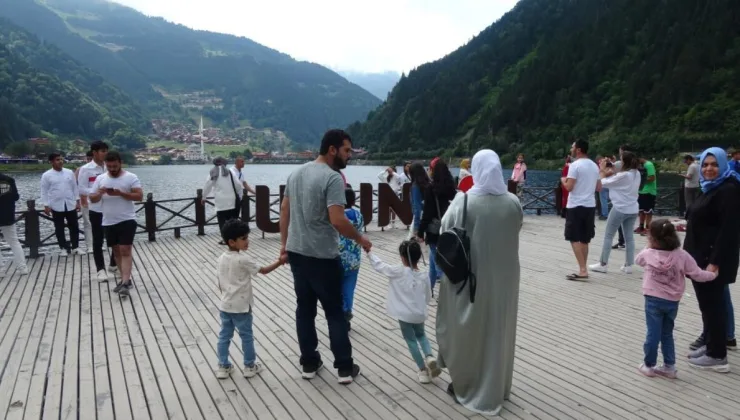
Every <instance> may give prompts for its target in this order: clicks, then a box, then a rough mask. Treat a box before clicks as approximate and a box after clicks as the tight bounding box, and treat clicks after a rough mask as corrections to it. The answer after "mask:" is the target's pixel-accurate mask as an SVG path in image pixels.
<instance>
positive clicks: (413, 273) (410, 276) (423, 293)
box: [368, 241, 442, 384]
mask: <svg viewBox="0 0 740 420" xmlns="http://www.w3.org/2000/svg"><path fill="white" fill-rule="evenodd" d="M398 252H399V254H400V256H401V263H402V265H395V266H391V265H388V264H386V263H384V262H383V261H382V260H381V259H380V258H378V256H377V255H375V254H373V253H368V258H369V259H370V263H371V264H372V266H373V268H374V269H375V271H377V272H378V273H380V274H383V275H384V276H386V277H388V279H389V285H388V286H389V288H388V303H387V305H388V315H390V316H391V317H393V318H395V319H397V320H398V324H399V325H400V327H401V333H402V334H403V338H404V340H406V344H407V345H408V347H409V351H410V352H411V357H412V358H413V359H414V361H415V362H416V366H417V367H418V368H419V382H421V383H423V384H428V383H430V382H431V380H432V378H435V377H437V376H439V374H440V373H441V372H442V370H441V369H440V368H439V366H437V359H436V358H435V357H434V355H433V354H432V347H431V346H430V345H429V340H427V336H426V334H425V332H424V321H425V320H426V318H427V305H428V304H429V301H430V300H431V298H432V290H431V289H430V287H429V280H428V278H427V273H425V272H422V271H419V269H418V263H419V260H420V259H421V246H420V245H419V243H418V242H416V241H404V242H402V243H401V246H400V247H399V248H398ZM419 347H421V351H423V352H424V354H423V355H422V353H421V352H420V351H419Z"/></svg>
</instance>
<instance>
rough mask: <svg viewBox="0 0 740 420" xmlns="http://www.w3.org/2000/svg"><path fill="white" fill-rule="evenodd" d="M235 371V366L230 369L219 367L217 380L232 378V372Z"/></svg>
mask: <svg viewBox="0 0 740 420" xmlns="http://www.w3.org/2000/svg"><path fill="white" fill-rule="evenodd" d="M233 371H234V366H229V367H224V366H219V367H218V370H217V371H216V378H218V379H226V378H228V377H229V376H231V372H233Z"/></svg>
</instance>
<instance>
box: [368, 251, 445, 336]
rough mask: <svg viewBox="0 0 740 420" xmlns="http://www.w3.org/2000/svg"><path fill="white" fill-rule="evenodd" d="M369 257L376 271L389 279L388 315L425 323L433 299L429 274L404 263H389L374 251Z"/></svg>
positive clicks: (416, 322) (405, 320)
mask: <svg viewBox="0 0 740 420" xmlns="http://www.w3.org/2000/svg"><path fill="white" fill-rule="evenodd" d="M368 258H369V259H370V264H372V266H373V268H374V269H375V271H377V272H378V273H380V274H383V275H384V276H386V277H387V278H388V280H389V282H388V300H387V303H386V305H387V310H388V315H390V316H391V317H393V318H395V319H397V320H399V321H403V322H408V323H410V324H421V323H423V322H424V321H425V320H426V319H427V305H428V304H429V301H430V300H431V299H432V289H431V288H430V287H429V276H428V274H427V273H426V272H424V271H414V270H412V269H410V268H409V267H404V266H402V265H396V266H392V265H388V264H386V263H384V262H383V261H382V260H381V259H380V258H378V256H377V255H375V254H373V253H369V254H368Z"/></svg>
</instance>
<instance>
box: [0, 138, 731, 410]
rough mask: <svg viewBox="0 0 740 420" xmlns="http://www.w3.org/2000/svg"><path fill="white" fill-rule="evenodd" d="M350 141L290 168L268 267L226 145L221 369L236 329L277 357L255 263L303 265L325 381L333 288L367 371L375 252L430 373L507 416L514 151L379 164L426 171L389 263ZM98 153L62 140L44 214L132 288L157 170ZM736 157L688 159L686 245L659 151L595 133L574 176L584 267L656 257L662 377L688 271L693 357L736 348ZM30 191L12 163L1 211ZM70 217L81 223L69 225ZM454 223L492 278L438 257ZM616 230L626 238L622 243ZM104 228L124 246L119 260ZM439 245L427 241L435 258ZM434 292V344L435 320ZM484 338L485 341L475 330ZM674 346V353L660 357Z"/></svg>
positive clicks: (423, 369) (421, 364)
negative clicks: (369, 232) (137, 244)
mask: <svg viewBox="0 0 740 420" xmlns="http://www.w3.org/2000/svg"><path fill="white" fill-rule="evenodd" d="M351 154H352V139H351V137H350V136H349V134H347V133H346V132H344V131H342V130H329V131H328V132H327V133H326V134H325V135H324V137H323V139H322V142H321V147H320V151H319V157H318V158H317V159H316V160H315V161H312V162H309V163H307V164H304V165H302V166H301V167H300V168H298V169H297V170H295V171H294V172H293V173H291V174H290V176H289V177H288V180H287V182H286V187H285V191H284V197H283V200H282V203H281V208H280V223H279V225H280V241H281V246H280V252H279V255H276V256H275V259H274V261H273V262H272V263H270V264H268V265H266V266H262V267H260V266H258V264H256V262H255V260H254V259H253V258H252V257H250V256H249V255H248V254H245V251H247V250H248V248H249V232H250V229H249V225H248V224H247V223H246V222H244V221H242V220H240V219H239V217H238V216H239V210H240V208H241V203H242V197H243V196H242V194H243V193H244V190H247V191H250V192H252V193H254V190H253V189H252V188H251V187H250V186H249V184H248V183H247V182H246V180H245V179H244V176H243V174H242V168H243V167H244V161H243V160H237V162H236V165H235V166H234V167H233V168H227V166H226V161H225V160H224V159H220V158H217V159H215V160H214V167H213V168H212V170H211V171H210V173H209V175H208V177H207V179H206V184H205V187H204V197H207V196H208V195H210V193H213V194H214V196H215V200H214V205H215V207H216V211H217V219H218V224H219V228H220V232H221V240H222V241H221V243H222V244H223V245H225V246H226V250H225V251H224V253H223V254H222V255H221V256H220V257H219V259H218V262H217V282H218V290H219V293H220V296H219V297H220V302H219V305H218V309H219V311H220V319H221V331H220V333H219V336H218V343H217V353H218V355H217V357H218V367H217V369H216V377H217V378H219V379H224V378H228V377H229V376H230V375H231V374H232V373H233V372H234V371H235V367H234V366H233V364H232V363H231V362H230V360H229V346H230V343H231V340H232V338H233V336H234V333H235V332H238V334H239V336H240V338H241V340H242V349H243V354H244V360H243V364H244V369H243V370H242V373H243V375H244V376H245V377H252V376H255V375H257V374H258V373H260V371H261V370H262V369H263V367H262V365H261V364H260V363H258V362H257V356H256V351H255V346H254V335H253V328H252V322H253V312H252V310H253V302H254V296H253V285H252V279H253V278H254V277H255V276H257V275H267V274H269V273H270V272H272V271H274V270H275V269H277V268H278V267H279V266H281V265H284V264H289V265H290V270H291V272H292V276H293V285H294V290H295V295H296V332H297V337H298V343H299V349H300V359H299V363H300V366H301V370H302V374H301V375H302V377H303V378H304V379H307V380H310V379H313V378H315V377H316V375H317V374H318V372H319V371H320V370H321V369H322V367H323V366H324V362H323V360H322V358H321V354H320V353H319V351H318V345H319V341H318V340H319V339H318V335H317V331H316V324H315V319H316V315H317V310H318V303H321V307H322V309H323V311H324V314H325V318H326V321H327V324H328V328H329V341H330V346H329V347H330V349H331V352H332V354H333V357H334V361H333V367H334V368H335V369H336V370H337V377H338V381H339V383H341V384H345V385H347V384H350V383H352V382H353V381H354V380H355V378H357V376H358V375H359V373H360V370H361V369H360V366H359V364H358V363H357V362H356V360H355V359H354V358H353V351H352V342H351V340H350V330H351V321H352V319H353V317H354V315H353V312H352V309H353V298H354V293H355V288H356V286H357V281H358V273H359V270H360V267H361V261H362V258H363V256H362V254H363V251H364V252H365V253H366V258H367V259H368V261H369V262H370V265H371V267H372V268H373V269H374V270H376V271H377V272H378V273H380V274H381V275H383V276H385V277H387V278H388V295H387V313H388V316H389V317H391V318H394V319H395V320H396V321H397V322H398V325H399V330H400V336H401V337H403V339H404V341H405V342H406V344H407V346H408V349H409V353H410V355H411V358H412V359H413V361H414V363H415V369H416V372H417V375H418V380H419V382H420V383H424V384H426V383H430V382H432V381H433V380H434V378H436V377H438V376H439V375H440V373H441V372H442V369H447V371H448V372H449V375H450V377H451V383H450V385H449V387H448V390H447V391H448V393H449V394H450V395H451V396H452V397H453V398H454V399H455V401H457V402H458V403H460V404H462V405H463V406H465V407H466V408H468V409H470V410H472V411H474V412H478V413H483V414H496V413H497V412H498V411H499V410H500V408H501V406H502V404H503V402H504V400H506V399H508V397H509V393H510V390H511V385H512V377H513V369H514V352H515V339H516V326H517V314H518V299H519V282H520V264H519V234H520V230H521V227H522V223H523V211H522V206H521V204H520V199H519V197H517V194H512V193H510V192H508V188H507V183H506V180H505V178H504V176H503V170H502V166H501V162H500V159H499V156H498V155H497V154H496V153H495V152H494V151H492V150H481V151H479V152H478V153H476V154H475V155H474V156H473V158H472V160H464V161H463V162H462V165H461V166H462V168H461V171H460V176H459V178H458V180H455V179H454V178H453V176H452V174H451V172H450V169H449V167H448V165H447V163H446V162H445V161H443V160H442V159H439V158H436V159H434V160H432V161H431V163H430V165H429V168H428V169H426V168H425V167H424V165H423V164H421V163H416V162H413V163H411V162H409V163H408V164H406V165H404V169H403V173H396V171H395V168H387V169H386V170H384V171H383V172H382V173H380V174H379V175H378V177H379V179H381V180H383V181H384V182H387V183H388V184H389V185H390V186H391V188H392V189H393V191H394V192H395V193H397V194H402V191H403V185H404V184H405V183H410V184H411V187H410V192H411V205H412V213H413V223H412V226H411V227H410V236H409V238H407V239H406V240H404V241H403V242H402V243H400V244H399V246H398V254H397V256H396V257H395V261H394V262H393V263H390V264H389V263H386V262H384V261H383V260H382V259H381V258H380V257H379V256H378V255H376V254H375V253H373V251H372V248H373V244H372V242H371V241H370V239H369V238H368V237H367V236H365V235H364V234H363V227H364V224H365V223H364V220H363V217H362V214H361V213H360V212H359V211H357V209H356V208H355V206H354V205H355V201H356V197H355V193H354V191H353V189H352V186H351V185H349V184H348V183H347V181H346V178H345V177H344V175H343V174H342V172H341V171H342V169H344V168H345V167H346V166H347V163H348V161H349V160H350V159H351ZM89 158H90V162H89V163H87V164H86V165H84V166H83V167H81V168H80V169H79V171H78V172H77V173H74V172H72V171H70V170H67V169H65V168H64V167H63V160H62V159H61V157H60V156H59V155H58V154H52V155H50V156H49V162H50V164H51V169H49V170H48V171H47V172H46V173H44V175H43V176H42V179H41V197H42V198H41V200H42V202H43V205H44V212H45V213H46V214H47V215H48V216H49V217H51V219H52V220H53V221H54V226H55V233H56V236H57V238H58V242H59V247H60V249H61V252H62V254H63V255H65V256H68V255H78V254H85V253H87V252H90V251H92V253H93V255H94V260H95V265H96V269H97V274H98V279H99V280H100V281H107V280H108V278H109V274H108V271H113V270H119V271H120V281H118V282H117V284H116V287H115V289H114V291H115V292H118V293H120V294H122V295H127V294H128V293H129V289H130V288H131V287H132V278H131V267H132V256H131V255H132V245H133V238H134V234H135V231H136V226H137V224H136V218H135V209H134V202H136V201H140V200H142V198H143V191H142V185H141V182H140V181H139V179H138V178H137V177H136V175H135V174H133V173H131V172H128V171H126V170H124V169H123V168H122V165H121V158H120V155H119V154H118V153H117V152H115V151H108V146H107V145H106V144H105V143H103V142H95V143H93V144H92V146H91V150H90V153H89ZM738 161H740V153H735V159H733V160H732V161H729V160H728V158H727V154H726V153H725V151H724V150H722V149H720V148H710V149H707V150H705V151H704V152H703V153H702V154H701V155H700V156H699V157H698V159H695V158H694V157H693V156H687V157H686V159H685V162H686V164H687V165H688V170H687V173H686V176H685V178H686V184H685V188H686V191H685V195H686V197H687V212H686V215H685V216H686V221H687V223H686V229H685V230H686V237H685V240H684V241H683V244H682V243H681V240H680V238H679V236H678V234H677V231H678V229H677V227H676V226H675V225H674V224H673V223H672V222H671V221H669V220H665V219H660V220H653V219H652V215H653V214H652V213H653V210H654V208H655V202H656V196H657V180H656V172H655V166H654V165H653V164H652V162H650V161H648V160H646V159H645V158H644V157H642V156H641V155H640V152H639V151H638V150H636V148H634V147H632V146H630V145H623V146H622V147H620V149H619V157H618V159H609V158H603V159H601V160H600V161H599V162H598V163H597V162H595V161H594V160H592V159H591V158H590V157H589V144H588V142H587V141H584V140H577V141H575V142H574V143H573V144H572V146H571V156H570V158H569V159H568V161H567V162H566V167H565V168H564V170H563V176H562V179H561V186H562V188H563V191H564V203H566V212H565V227H564V237H565V240H566V241H568V242H570V243H571V247H572V250H573V253H574V255H575V257H576V261H577V263H578V271H577V272H574V273H573V274H569V275H567V276H566V278H567V279H568V280H588V279H589V275H590V273H589V271H590V272H595V273H602V274H605V273H608V270H609V259H610V256H611V252H612V251H613V250H615V249H617V250H618V249H621V248H624V249H625V251H626V252H625V260H624V263H623V265H622V266H621V268H620V271H621V272H623V273H627V274H629V273H632V270H633V266H634V265H638V266H641V267H643V283H642V291H643V294H644V297H645V317H646V326H647V334H646V339H645V344H644V349H643V350H644V360H643V363H642V364H640V365H639V367H638V370H639V372H640V373H642V374H644V375H646V376H650V377H652V376H663V377H666V378H676V377H677V370H676V355H675V345H674V340H673V325H674V321H675V319H676V316H677V313H678V303H679V301H680V300H681V298H682V296H683V294H684V289H685V278H689V279H690V280H691V282H692V285H693V287H694V290H695V293H696V297H697V300H698V303H699V309H700V311H701V314H702V323H703V331H702V332H701V334H700V335H699V337H698V338H697V339H696V341H695V342H693V343H692V344H691V351H690V353H689V354H688V363H689V365H690V366H692V367H696V368H700V369H709V370H714V371H718V372H727V371H729V364H728V361H727V349H728V348H729V349H733V348H736V341H735V337H734V314H733V307H732V302H731V299H730V289H729V287H730V285H731V284H733V283H734V282H735V279H736V277H737V271H738V264H739V258H740V218H738V217H737V214H736V211H737V208H740V174H738V172H737V170H738V166H740V165H738V163H737V162H738ZM526 171H527V168H526V164H525V163H524V156H523V155H519V156H518V157H517V163H516V165H515V167H514V173H513V174H512V177H511V178H510V180H513V181H514V182H516V183H517V185H522V184H523V183H524V182H525V180H526ZM520 191H521V188H518V189H517V192H520ZM602 191H608V193H607V194H605V196H606V197H607V203H606V204H603V203H602V205H601V209H602V210H603V209H604V208H606V209H607V211H606V216H605V220H606V224H605V228H604V238H603V245H602V252H601V255H600V256H599V259H598V261H597V262H596V263H594V264H590V265H589V264H588V260H589V244H590V242H591V240H592V239H593V238H594V237H595V235H596V228H595V226H596V218H597V217H598V216H603V215H604V213H602V214H597V199H601V197H602V195H601V192H602ZM17 200H18V191H17V188H16V186H15V182H14V181H13V179H12V178H10V177H8V176H6V175H2V176H0V209H2V210H7V209H9V208H13V209H14V203H15V201H17ZM720 201H721V202H720ZM77 212H82V214H83V222H84V225H85V227H84V231H85V240H86V250H82V248H81V247H80V243H79V239H78V238H79V228H78V225H77ZM5 216H7V214H6V212H5V211H3V213H2V214H0V231H2V233H3V236H4V237H5V239H6V241H8V242H9V244H10V245H11V248H12V250H13V252H14V254H15V257H16V267H17V269H18V270H20V272H21V274H24V273H27V272H28V268H27V266H26V264H25V260H24V258H23V252H22V249H21V248H20V244H19V243H18V241H17V234H16V233H15V228H14V226H13V223H14V219H10V218H7V217H5ZM638 223H639V224H638ZM636 224H638V226H637V227H636V228H635V225H636ZM65 228H66V229H69V232H70V238H69V241H67V240H66V235H65ZM453 229H463V230H464V231H466V232H468V240H469V249H466V251H469V255H467V256H466V258H468V259H469V261H470V265H469V270H470V273H471V276H472V277H474V278H475V279H476V280H475V282H476V283H475V286H474V288H471V289H470V290H469V291H468V293H462V292H463V291H464V289H463V288H461V287H460V286H458V285H456V284H454V283H453V282H451V281H447V279H445V273H443V272H442V270H441V269H440V268H439V266H438V263H437V258H438V256H437V252H438V250H437V245H438V243H439V241H440V238H441V237H442V236H443V234H444V233H445V232H450V231H452V230H453ZM88 232H89V235H88ZM617 234H619V236H620V239H619V242H618V243H617V244H616V245H613V241H614V237H615V235H617ZM634 234H641V235H645V236H646V237H647V244H648V245H647V247H646V248H645V249H644V250H642V251H641V252H639V253H637V255H635V254H636V250H635V238H634ZM88 236H89V237H90V238H88ZM14 238H15V239H14ZM104 239H105V241H104ZM104 242H106V243H107V246H108V247H109V248H112V249H113V253H112V255H111V257H110V265H109V268H108V270H106V266H105V259H104V257H105V254H104V250H103V243H104ZM423 245H426V246H427V247H428V255H429V261H428V265H427V266H428V269H426V270H425V269H424V268H423V263H425V261H424V258H423V255H424V252H423V249H422V246H423ZM111 267H116V268H111ZM471 287H472V286H471ZM435 290H436V291H437V293H436V294H437V297H436V304H437V318H436V328H435V337H436V340H437V343H438V345H439V351H438V354H437V355H436V356H435V355H434V354H433V351H432V348H431V345H430V343H429V339H428V337H427V332H426V331H425V321H426V319H427V317H428V307H429V305H430V304H432V302H433V301H435V299H434V296H435ZM473 294H474V295H475V296H477V297H476V298H475V300H474V299H473ZM470 337H476V339H475V340H473V341H471V340H470ZM659 349H660V350H661V351H662V354H663V364H661V365H660V366H659V365H658V351H659Z"/></svg>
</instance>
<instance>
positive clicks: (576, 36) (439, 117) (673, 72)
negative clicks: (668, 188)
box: [349, 0, 740, 160]
mask: <svg viewBox="0 0 740 420" xmlns="http://www.w3.org/2000/svg"><path fill="white" fill-rule="evenodd" d="M349 129H350V131H351V133H352V134H354V136H355V137H356V138H357V139H358V140H359V141H360V142H362V143H364V144H367V145H371V148H372V149H374V150H375V151H376V152H377V151H378V150H382V151H383V152H384V154H385V155H387V156H388V157H396V156H404V155H406V156H408V155H409V154H410V153H409V151H408V150H411V151H412V153H411V154H416V153H414V152H413V151H426V152H427V154H434V153H440V152H442V151H447V152H448V153H450V154H455V155H459V156H463V155H469V154H470V153H472V152H474V151H476V150H477V149H479V148H481V147H492V148H494V149H495V150H497V151H499V153H501V154H502V155H504V157H505V158H507V159H509V160H510V159H511V158H512V157H513V154H515V153H516V152H519V151H524V152H526V153H527V154H528V156H529V158H530V159H555V158H560V157H562V156H563V155H564V154H565V153H566V151H567V148H568V146H569V144H570V142H571V141H572V139H574V138H575V137H585V138H589V139H591V140H592V143H593V144H594V145H595V146H594V147H595V149H596V151H603V152H607V151H608V152H610V153H612V152H613V151H614V150H616V148H617V146H618V145H619V144H620V143H623V142H626V141H629V142H630V143H636V144H638V145H639V146H640V147H641V148H642V149H643V150H645V152H646V153H650V154H652V155H655V156H662V155H669V154H672V153H675V152H677V151H679V150H688V149H696V148H698V147H702V146H703V145H705V144H720V145H728V144H730V143H732V142H737V139H738V135H739V134H740V2H737V1H733V0H712V1H700V0H671V1H668V0H660V1H643V0H609V1H604V0H597V1H594V0H522V1H521V2H520V3H519V4H518V5H517V6H516V7H515V8H514V9H513V10H512V11H511V12H509V13H508V14H506V15H505V16H504V17H502V18H501V19H500V20H499V21H498V22H496V23H494V24H493V25H492V26H490V27H489V28H487V29H486V30H484V31H483V32H481V33H480V34H479V35H478V36H477V37H475V38H474V39H473V40H471V41H470V42H469V43H468V44H467V45H465V46H463V47H461V48H460V49H458V50H457V51H455V52H453V53H451V54H449V55H448V56H446V57H444V58H442V59H441V60H438V61H436V62H433V63H429V64H425V65H423V66H421V67H419V68H418V69H416V70H414V71H412V72H411V73H410V74H409V75H408V76H403V77H402V79H401V81H400V82H399V83H398V85H396V87H395V88H394V89H393V91H392V92H391V94H390V96H389V100H388V102H387V103H386V104H384V105H382V106H381V107H380V108H379V109H377V110H376V111H374V112H373V113H371V115H370V116H369V119H368V121H367V122H366V123H359V122H358V123H355V124H352V125H351V126H350V128H349ZM422 154H423V153H422Z"/></svg>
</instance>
